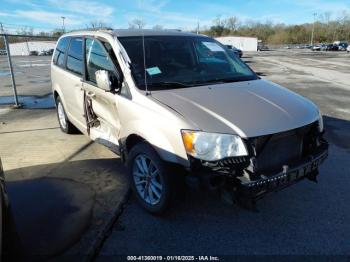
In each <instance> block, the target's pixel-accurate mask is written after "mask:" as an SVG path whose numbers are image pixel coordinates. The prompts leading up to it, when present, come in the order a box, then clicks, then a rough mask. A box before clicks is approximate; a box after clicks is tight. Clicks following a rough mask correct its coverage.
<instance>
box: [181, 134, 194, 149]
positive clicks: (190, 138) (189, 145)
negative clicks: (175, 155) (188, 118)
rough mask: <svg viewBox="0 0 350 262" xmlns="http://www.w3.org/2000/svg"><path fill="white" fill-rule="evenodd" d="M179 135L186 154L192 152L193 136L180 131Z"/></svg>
mask: <svg viewBox="0 0 350 262" xmlns="http://www.w3.org/2000/svg"><path fill="white" fill-rule="evenodd" d="M181 135H182V140H183V141H184V145H185V148H186V151H187V153H192V152H193V151H194V140H195V134H194V133H192V132H189V131H181Z"/></svg>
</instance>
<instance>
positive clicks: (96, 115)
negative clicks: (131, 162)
mask: <svg viewBox="0 0 350 262" xmlns="http://www.w3.org/2000/svg"><path fill="white" fill-rule="evenodd" d="M85 41H86V42H85V58H86V60H85V61H86V81H84V83H83V90H84V107H85V108H84V110H85V119H86V125H87V132H88V134H89V135H90V137H91V139H92V140H94V141H96V142H98V143H101V144H103V145H105V146H108V147H109V148H110V149H111V150H112V151H114V152H117V153H118V146H119V143H118V134H119V130H120V121H119V117H118V98H119V96H118V95H117V94H115V93H112V92H106V91H105V90H102V89H100V88H98V87H97V84H96V75H95V73H96V71H98V70H106V71H109V72H110V73H112V74H116V73H117V72H116V70H117V68H116V65H115V63H116V62H117V61H113V60H112V59H111V56H110V55H109V53H108V51H107V49H106V45H108V44H107V43H104V42H102V41H99V40H97V39H93V38H86V39H85ZM112 52H113V51H112Z"/></svg>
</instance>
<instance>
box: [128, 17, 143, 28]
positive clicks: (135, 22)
mask: <svg viewBox="0 0 350 262" xmlns="http://www.w3.org/2000/svg"><path fill="white" fill-rule="evenodd" d="M145 25H146V23H145V22H144V21H143V20H141V19H134V20H132V21H131V22H129V29H142V28H144V27H145Z"/></svg>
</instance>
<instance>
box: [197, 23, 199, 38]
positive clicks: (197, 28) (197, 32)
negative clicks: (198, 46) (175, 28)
mask: <svg viewBox="0 0 350 262" xmlns="http://www.w3.org/2000/svg"><path fill="white" fill-rule="evenodd" d="M197 35H199V21H198V22H197Z"/></svg>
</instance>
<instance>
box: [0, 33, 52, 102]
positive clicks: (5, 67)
mask: <svg viewBox="0 0 350 262" xmlns="http://www.w3.org/2000/svg"><path fill="white" fill-rule="evenodd" d="M56 41H57V38H53V37H47V36H29V35H6V34H2V35H0V105H2V104H13V105H15V106H21V105H23V106H26V104H27V103H35V101H34V100H35V99H40V98H43V97H47V96H50V94H51V80H50V62H51V57H52V54H53V51H54V48H55V45H56ZM33 99H34V100H33Z"/></svg>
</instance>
